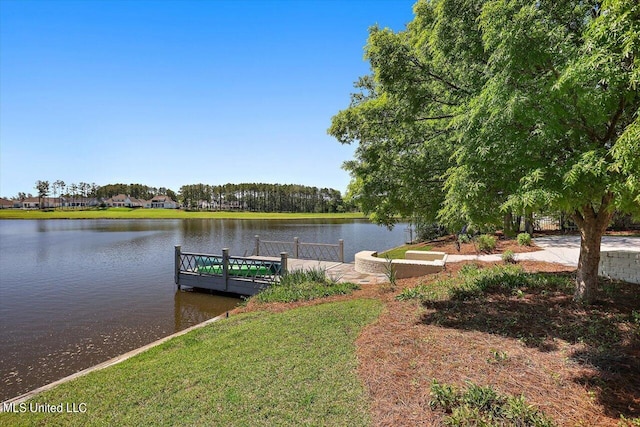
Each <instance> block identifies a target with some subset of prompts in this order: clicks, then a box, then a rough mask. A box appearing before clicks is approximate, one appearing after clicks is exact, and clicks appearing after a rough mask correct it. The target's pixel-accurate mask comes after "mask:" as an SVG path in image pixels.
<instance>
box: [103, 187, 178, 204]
mask: <svg viewBox="0 0 640 427" xmlns="http://www.w3.org/2000/svg"><path fill="white" fill-rule="evenodd" d="M118 194H126V195H128V196H131V197H135V198H136V199H142V200H150V199H153V198H154V197H155V196H168V197H171V199H172V200H175V201H178V195H177V194H176V193H175V192H174V191H172V190H170V189H168V188H165V187H159V188H158V187H149V186H148V185H143V184H107V185H103V186H101V187H98V189H97V190H96V194H95V197H100V198H104V199H108V198H109V197H113V196H117V195H118Z"/></svg>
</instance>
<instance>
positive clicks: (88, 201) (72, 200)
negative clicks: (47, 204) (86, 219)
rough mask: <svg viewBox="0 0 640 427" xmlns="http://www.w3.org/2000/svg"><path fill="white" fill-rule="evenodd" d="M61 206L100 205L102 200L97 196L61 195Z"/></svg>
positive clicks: (82, 206) (84, 206) (83, 206)
mask: <svg viewBox="0 0 640 427" xmlns="http://www.w3.org/2000/svg"><path fill="white" fill-rule="evenodd" d="M60 199H61V203H60V206H62V207H65V208H86V207H95V206H98V205H100V203H101V202H100V200H99V199H97V198H95V197H72V196H71V197H69V196H67V197H61V198H60Z"/></svg>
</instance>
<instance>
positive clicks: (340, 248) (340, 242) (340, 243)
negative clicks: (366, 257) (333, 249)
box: [338, 239, 344, 263]
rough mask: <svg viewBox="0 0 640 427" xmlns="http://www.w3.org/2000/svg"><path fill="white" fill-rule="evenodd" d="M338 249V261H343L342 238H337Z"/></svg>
mask: <svg viewBox="0 0 640 427" xmlns="http://www.w3.org/2000/svg"><path fill="white" fill-rule="evenodd" d="M338 250H339V251H340V253H339V256H340V262H341V263H344V240H343V239H340V240H338Z"/></svg>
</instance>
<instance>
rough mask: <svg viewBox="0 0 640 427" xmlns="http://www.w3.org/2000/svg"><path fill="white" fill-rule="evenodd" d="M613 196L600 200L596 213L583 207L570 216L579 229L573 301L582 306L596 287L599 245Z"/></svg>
mask: <svg viewBox="0 0 640 427" xmlns="http://www.w3.org/2000/svg"><path fill="white" fill-rule="evenodd" d="M612 198H613V196H612V195H610V194H607V195H605V196H604V197H603V198H602V204H601V205H600V208H599V209H598V211H597V212H596V211H595V210H594V208H593V206H592V205H585V206H583V207H582V209H580V210H576V211H575V212H574V214H573V215H572V217H573V220H574V221H575V223H576V224H577V225H578V228H579V229H580V257H579V259H578V271H577V272H576V291H575V293H574V295H573V299H574V300H575V301H576V302H580V303H583V304H591V303H592V302H593V300H594V298H595V292H596V288H597V286H598V265H599V264H600V244H601V243H602V235H603V234H604V232H605V231H606V229H607V226H608V225H609V221H610V220H611V217H612V216H613V212H609V211H608V208H609V205H610V203H611V201H612Z"/></svg>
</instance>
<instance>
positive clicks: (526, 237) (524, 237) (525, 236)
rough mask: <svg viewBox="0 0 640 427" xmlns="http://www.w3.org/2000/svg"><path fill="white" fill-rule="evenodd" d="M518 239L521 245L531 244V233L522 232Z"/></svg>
mask: <svg viewBox="0 0 640 427" xmlns="http://www.w3.org/2000/svg"><path fill="white" fill-rule="evenodd" d="M517 239H518V244H519V245H520V246H531V235H530V234H529V233H520V234H518V237H517Z"/></svg>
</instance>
